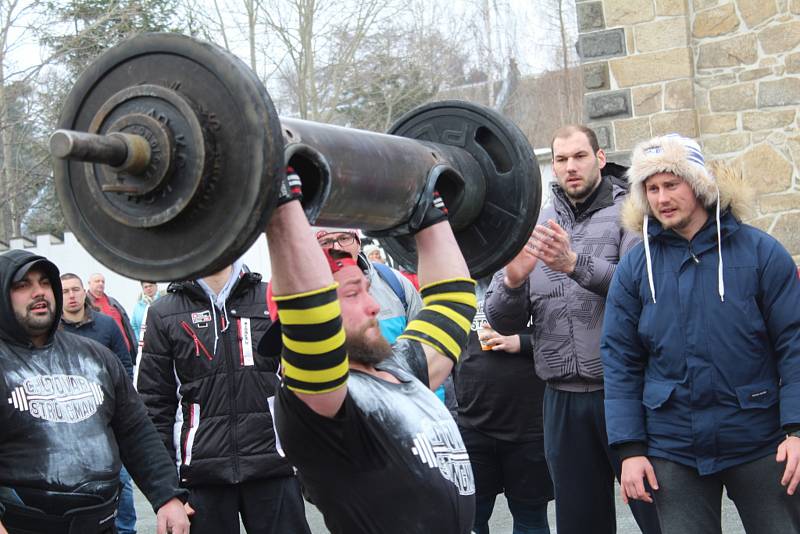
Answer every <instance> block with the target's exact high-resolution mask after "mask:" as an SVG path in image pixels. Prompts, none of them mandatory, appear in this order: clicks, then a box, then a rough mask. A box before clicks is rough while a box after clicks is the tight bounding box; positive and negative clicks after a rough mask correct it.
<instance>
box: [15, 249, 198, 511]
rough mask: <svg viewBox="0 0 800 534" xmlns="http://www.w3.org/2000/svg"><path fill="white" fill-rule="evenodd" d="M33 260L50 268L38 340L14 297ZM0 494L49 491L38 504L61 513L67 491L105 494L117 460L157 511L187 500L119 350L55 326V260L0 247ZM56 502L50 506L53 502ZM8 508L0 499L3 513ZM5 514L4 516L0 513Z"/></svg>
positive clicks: (58, 302)
mask: <svg viewBox="0 0 800 534" xmlns="http://www.w3.org/2000/svg"><path fill="white" fill-rule="evenodd" d="M33 260H44V263H42V264H40V265H41V267H42V268H43V270H44V271H45V272H46V274H47V277H48V278H49V280H50V283H51V285H52V289H53V296H54V298H55V310H54V312H55V313H54V318H53V325H52V327H51V329H50V332H49V334H48V339H47V342H46V343H45V344H44V346H42V347H35V346H34V345H33V344H32V343H31V342H30V340H29V338H28V336H27V334H26V333H25V331H24V330H23V328H22V326H21V325H20V324H19V322H18V321H17V319H16V317H15V315H14V311H13V307H12V305H11V298H10V295H11V291H10V290H11V286H12V279H13V276H14V273H16V272H17V270H19V269H20V267H22V266H24V265H25V264H27V263H29V262H31V261H33ZM0 288H2V293H1V294H0V429H2V430H1V431H0V488H4V491H0V501H1V500H2V499H3V498H8V496H9V495H12V496H13V495H14V494H13V493H11V492H9V491H8V488H11V489H13V490H14V491H15V492H16V494H18V495H21V496H27V495H35V496H40V495H42V494H44V492H52V495H51V494H46V497H44V500H37V506H38V507H39V508H44V511H45V512H46V513H54V514H57V513H58V511H59V510H62V509H63V508H64V503H63V501H64V500H65V499H67V498H68V497H63V496H59V495H57V494H56V493H55V492H59V493H65V494H82V495H89V496H91V495H96V496H98V497H101V498H102V499H104V500H105V499H108V497H109V496H110V495H112V494H113V492H114V491H115V490H116V488H117V487H118V485H119V471H120V467H121V464H122V463H123V462H124V464H125V466H126V467H127V468H128V470H129V471H130V473H131V475H132V476H133V479H134V480H135V481H136V484H137V485H138V486H139V488H140V489H141V490H142V492H143V493H144V494H145V496H146V497H147V498H148V500H149V501H150V503H151V504H152V505H153V509H154V510H157V509H158V508H160V507H161V506H162V505H163V504H164V503H166V502H167V501H168V500H170V499H171V498H173V497H179V498H181V499H182V500H185V492H184V491H183V490H181V489H179V486H178V479H177V474H176V472H175V468H174V466H173V465H172V462H171V461H170V458H169V456H168V455H167V452H166V450H165V449H164V446H163V445H162V444H161V440H160V439H159V437H158V434H157V433H156V430H155V428H154V427H153V425H152V423H151V422H150V419H149V418H148V417H147V412H146V410H145V408H144V405H143V404H142V402H141V401H140V400H139V397H138V396H137V394H136V392H135V391H134V389H133V385H132V384H131V381H130V380H129V379H128V377H127V374H126V372H125V369H124V368H123V366H122V363H121V362H120V361H119V359H118V358H117V356H116V355H115V354H114V353H112V352H111V351H110V350H108V349H107V348H105V347H103V346H101V345H100V344H98V343H96V342H94V341H91V340H88V339H85V338H83V337H80V336H76V335H74V334H70V333H68V332H64V331H61V330H58V325H59V321H60V318H61V309H62V293H61V281H60V279H59V273H58V268H57V267H56V266H55V265H54V264H52V263H50V262H49V261H47V260H46V258H44V257H42V256H36V255H34V254H31V253H30V252H27V251H22V250H11V251H9V252H6V253H4V254H2V255H0ZM51 504H52V508H49V505H51ZM4 511H5V507H4V506H3V504H2V502H0V516H1V515H2V514H3V513H4ZM1 520H2V518H0V521H1Z"/></svg>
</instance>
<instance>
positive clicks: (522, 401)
mask: <svg viewBox="0 0 800 534" xmlns="http://www.w3.org/2000/svg"><path fill="white" fill-rule="evenodd" d="M488 285H489V280H488V279H484V280H481V281H479V282H478V288H477V294H478V313H477V314H475V319H474V320H473V321H472V331H471V332H470V335H469V343H468V345H467V348H466V350H465V351H464V353H463V354H462V355H461V358H460V359H459V362H458V366H457V367H456V372H455V374H454V376H455V386H456V395H457V397H458V428H459V430H460V431H461V436H462V437H463V438H464V445H466V447H467V452H468V453H469V459H470V462H471V463H472V471H473V473H474V474H475V526H474V527H473V531H474V532H475V533H476V534H489V518H490V517H491V515H492V510H493V509H494V503H495V500H496V498H497V494H498V493H505V496H506V500H507V501H508V508H509V510H510V511H511V516H512V517H513V520H514V524H513V532H514V534H549V532H550V528H549V525H548V523H547V503H548V501H551V500H553V483H552V481H551V480H550V473H549V472H548V470H547V462H546V461H545V458H544V437H543V430H542V397H543V395H544V382H543V381H542V380H541V379H540V378H538V377H537V376H536V371H535V370H534V366H533V344H532V342H531V335H530V334H531V330H532V329H531V328H526V329H525V330H523V331H522V332H521V333H520V335H513V336H501V335H500V334H498V333H497V332H494V331H492V330H491V329H486V328H481V327H482V325H484V324H485V321H486V316H485V315H484V313H483V294H484V292H485V291H486V287H487V286H488ZM479 336H483V337H482V339H479Z"/></svg>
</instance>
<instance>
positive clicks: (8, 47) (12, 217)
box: [0, 0, 41, 241]
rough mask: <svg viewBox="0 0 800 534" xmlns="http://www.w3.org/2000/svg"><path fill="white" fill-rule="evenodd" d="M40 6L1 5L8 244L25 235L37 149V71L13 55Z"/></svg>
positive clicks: (1, 128) (1, 131)
mask: <svg viewBox="0 0 800 534" xmlns="http://www.w3.org/2000/svg"><path fill="white" fill-rule="evenodd" d="M37 7H38V4H37V3H36V2H20V1H19V0H2V1H1V2H0V145H2V160H3V161H2V163H3V167H2V174H0V215H1V216H2V225H0V239H2V240H4V241H7V240H8V239H9V238H11V237H14V236H18V235H20V234H21V231H22V230H21V221H22V217H23V215H24V212H25V209H26V206H25V202H24V196H25V194H26V193H30V191H31V190H32V185H33V184H31V183H30V181H29V180H27V179H26V178H27V176H26V169H27V168H29V165H30V161H29V159H30V158H29V156H30V153H31V152H33V151H34V150H35V148H36V147H35V146H32V145H33V144H34V143H32V142H31V140H32V139H33V133H32V128H33V124H32V121H30V119H29V116H28V115H27V113H26V112H27V110H26V109H25V107H26V106H27V105H28V104H29V103H30V95H31V93H32V90H31V86H30V79H31V78H32V76H33V75H34V74H35V72H36V70H35V69H34V68H28V69H21V70H20V69H17V68H15V65H14V63H13V61H12V55H13V54H14V52H15V50H16V49H17V48H18V47H19V46H20V45H21V43H22V42H23V37H24V34H25V32H26V27H25V24H24V22H23V21H24V20H25V19H26V17H28V16H29V14H30V13H32V12H33V10H34V9H36V8H37ZM14 31H16V32H17V35H15V36H14V35H12V32H14ZM26 151H27V154H26ZM38 167H41V165H38Z"/></svg>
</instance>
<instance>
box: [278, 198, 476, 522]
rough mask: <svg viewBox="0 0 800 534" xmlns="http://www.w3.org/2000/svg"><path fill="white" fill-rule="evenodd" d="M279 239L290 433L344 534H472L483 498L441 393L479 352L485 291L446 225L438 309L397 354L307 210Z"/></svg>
mask: <svg viewBox="0 0 800 534" xmlns="http://www.w3.org/2000/svg"><path fill="white" fill-rule="evenodd" d="M284 200H285V202H283V204H282V205H279V207H278V208H277V209H276V210H275V212H274V214H273V215H272V218H271V219H270V222H269V224H268V226H267V243H268V245H269V252H270V261H271V264H272V276H273V278H272V282H273V289H274V295H275V300H276V302H277V304H278V308H279V318H280V321H281V327H282V331H283V333H282V339H283V351H282V368H283V372H284V381H283V386H282V388H281V390H280V392H279V394H278V396H277V402H276V427H277V430H278V436H279V437H280V438H281V443H282V445H283V448H284V450H285V451H286V455H287V457H288V458H289V460H290V461H291V462H292V464H293V465H295V466H296V467H297V469H298V471H299V473H300V476H301V479H302V481H303V483H304V485H305V487H306V489H307V491H308V494H309V495H310V497H311V499H312V500H313V502H314V503H315V504H316V505H317V506H318V507H319V509H320V510H321V511H322V513H323V515H324V517H325V522H326V525H327V526H328V528H329V529H330V530H331V532H333V533H334V534H338V533H347V534H353V533H364V534H370V533H374V532H389V533H392V532H396V533H403V534H409V533H419V534H427V533H429V532H437V533H441V534H448V533H453V534H464V533H468V532H470V530H471V527H472V518H473V514H474V493H475V484H474V480H473V476H472V468H471V466H470V463H469V457H468V456H467V452H466V449H465V447H464V443H463V441H462V440H461V436H460V434H459V432H458V427H457V426H456V424H455V421H454V420H453V418H452V416H451V415H450V414H449V412H448V411H447V409H446V408H445V406H444V405H443V404H442V403H441V402H440V401H439V400H438V398H437V397H436V395H435V394H434V393H433V392H431V390H430V389H429V385H430V386H433V387H434V388H435V387H436V386H438V385H439V384H440V383H441V382H442V381H443V380H444V379H445V378H446V377H447V376H448V374H449V373H450V371H451V369H452V367H453V364H454V362H455V361H456V360H457V359H458V357H459V355H460V353H461V350H462V349H463V347H464V345H465V344H466V342H467V335H468V333H469V328H470V323H471V320H472V317H473V315H474V313H475V283H474V281H473V280H472V279H470V278H469V271H468V269H467V265H466V262H465V261H464V258H463V256H462V255H461V252H460V250H459V248H458V245H457V243H456V240H455V238H454V236H453V232H452V230H451V229H450V225H449V224H448V223H447V220H446V219H447V218H446V215H445V214H444V212H443V211H442V210H440V209H439V208H437V207H435V206H434V205H433V202H432V199H431V201H429V202H428V203H427V206H426V207H425V216H424V218H423V219H422V222H421V224H420V228H419V230H418V231H417V233H416V235H415V240H416V244H417V250H418V255H419V270H418V272H419V277H420V283H421V284H422V285H423V287H422V290H421V292H422V296H423V302H424V304H425V305H424V307H423V309H422V310H421V311H420V313H419V314H418V315H417V316H416V318H415V319H414V320H412V321H411V322H410V323H409V324H408V326H407V327H406V329H405V331H404V332H403V334H401V335H400V337H399V339H398V342H397V343H396V344H395V345H394V347H390V346H389V344H388V343H387V342H386V341H385V340H384V338H383V336H382V335H381V332H380V328H379V326H378V322H377V314H378V311H379V306H378V304H377V303H376V302H375V300H374V299H373V298H372V297H370V296H369V293H368V291H367V290H368V283H367V279H366V278H365V276H364V274H363V272H362V271H361V269H360V268H359V267H358V266H357V265H356V261H355V259H354V258H353V257H352V256H350V255H348V254H347V253H345V252H343V251H339V250H335V249H327V250H323V249H321V248H320V247H318V246H317V244H316V242H315V241H314V238H313V235H312V233H311V229H310V226H309V224H308V221H307V220H306V216H305V214H304V212H303V209H302V207H301V205H300V203H299V202H297V201H296V200H291V197H284Z"/></svg>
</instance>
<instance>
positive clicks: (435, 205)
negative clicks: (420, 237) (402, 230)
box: [414, 190, 447, 232]
mask: <svg viewBox="0 0 800 534" xmlns="http://www.w3.org/2000/svg"><path fill="white" fill-rule="evenodd" d="M446 220H447V207H446V206H445V205H444V200H442V196H441V195H440V194H439V191H436V190H434V191H433V200H432V201H431V203H430V205H429V206H428V209H426V210H425V215H424V216H423V217H422V220H421V221H420V222H419V224H418V225H417V226H416V228H414V231H415V232H419V231H420V230H422V229H424V228H427V227H429V226H433V225H434V224H436V223H439V222H442V221H446Z"/></svg>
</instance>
